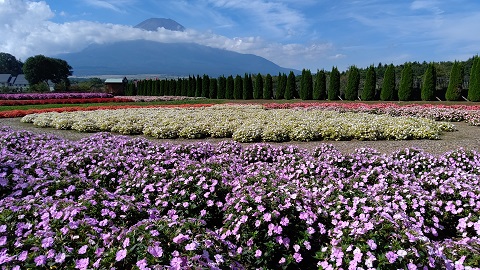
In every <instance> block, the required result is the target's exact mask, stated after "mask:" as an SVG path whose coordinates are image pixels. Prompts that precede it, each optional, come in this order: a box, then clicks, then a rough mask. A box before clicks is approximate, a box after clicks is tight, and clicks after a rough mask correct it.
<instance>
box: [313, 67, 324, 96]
mask: <svg viewBox="0 0 480 270" xmlns="http://www.w3.org/2000/svg"><path fill="white" fill-rule="evenodd" d="M326 97H327V76H326V75H325V70H323V69H322V70H320V71H319V70H317V74H316V75H315V86H314V88H313V95H312V98H313V99H315V100H323V99H325V98H326Z"/></svg>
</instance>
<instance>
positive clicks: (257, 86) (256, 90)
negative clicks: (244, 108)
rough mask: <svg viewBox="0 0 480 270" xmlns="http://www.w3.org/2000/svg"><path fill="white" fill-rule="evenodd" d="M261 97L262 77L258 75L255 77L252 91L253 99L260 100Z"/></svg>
mask: <svg viewBox="0 0 480 270" xmlns="http://www.w3.org/2000/svg"><path fill="white" fill-rule="evenodd" d="M262 96H263V77H262V74H260V73H258V74H257V76H255V88H254V89H253V98H254V99H261V98H262Z"/></svg>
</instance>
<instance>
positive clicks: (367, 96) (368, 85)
mask: <svg viewBox="0 0 480 270" xmlns="http://www.w3.org/2000/svg"><path fill="white" fill-rule="evenodd" d="M376 86H377V72H375V67H374V66H373V65H371V66H370V67H369V68H368V70H367V75H366V77H365V84H364V85H363V91H362V95H361V96H362V100H364V101H370V100H374V99H375V89H376Z"/></svg>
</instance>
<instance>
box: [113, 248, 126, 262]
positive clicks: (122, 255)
mask: <svg viewBox="0 0 480 270" xmlns="http://www.w3.org/2000/svg"><path fill="white" fill-rule="evenodd" d="M125 257H127V250H126V249H121V250H119V251H117V254H116V256H115V260H116V261H117V262H119V261H121V260H123V259H124V258H125Z"/></svg>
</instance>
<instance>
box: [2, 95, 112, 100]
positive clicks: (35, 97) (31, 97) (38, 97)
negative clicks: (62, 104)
mask: <svg viewBox="0 0 480 270" xmlns="http://www.w3.org/2000/svg"><path fill="white" fill-rule="evenodd" d="M83 98H87V99H88V98H113V95H112V94H107V93H21V94H0V100H42V99H83Z"/></svg>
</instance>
